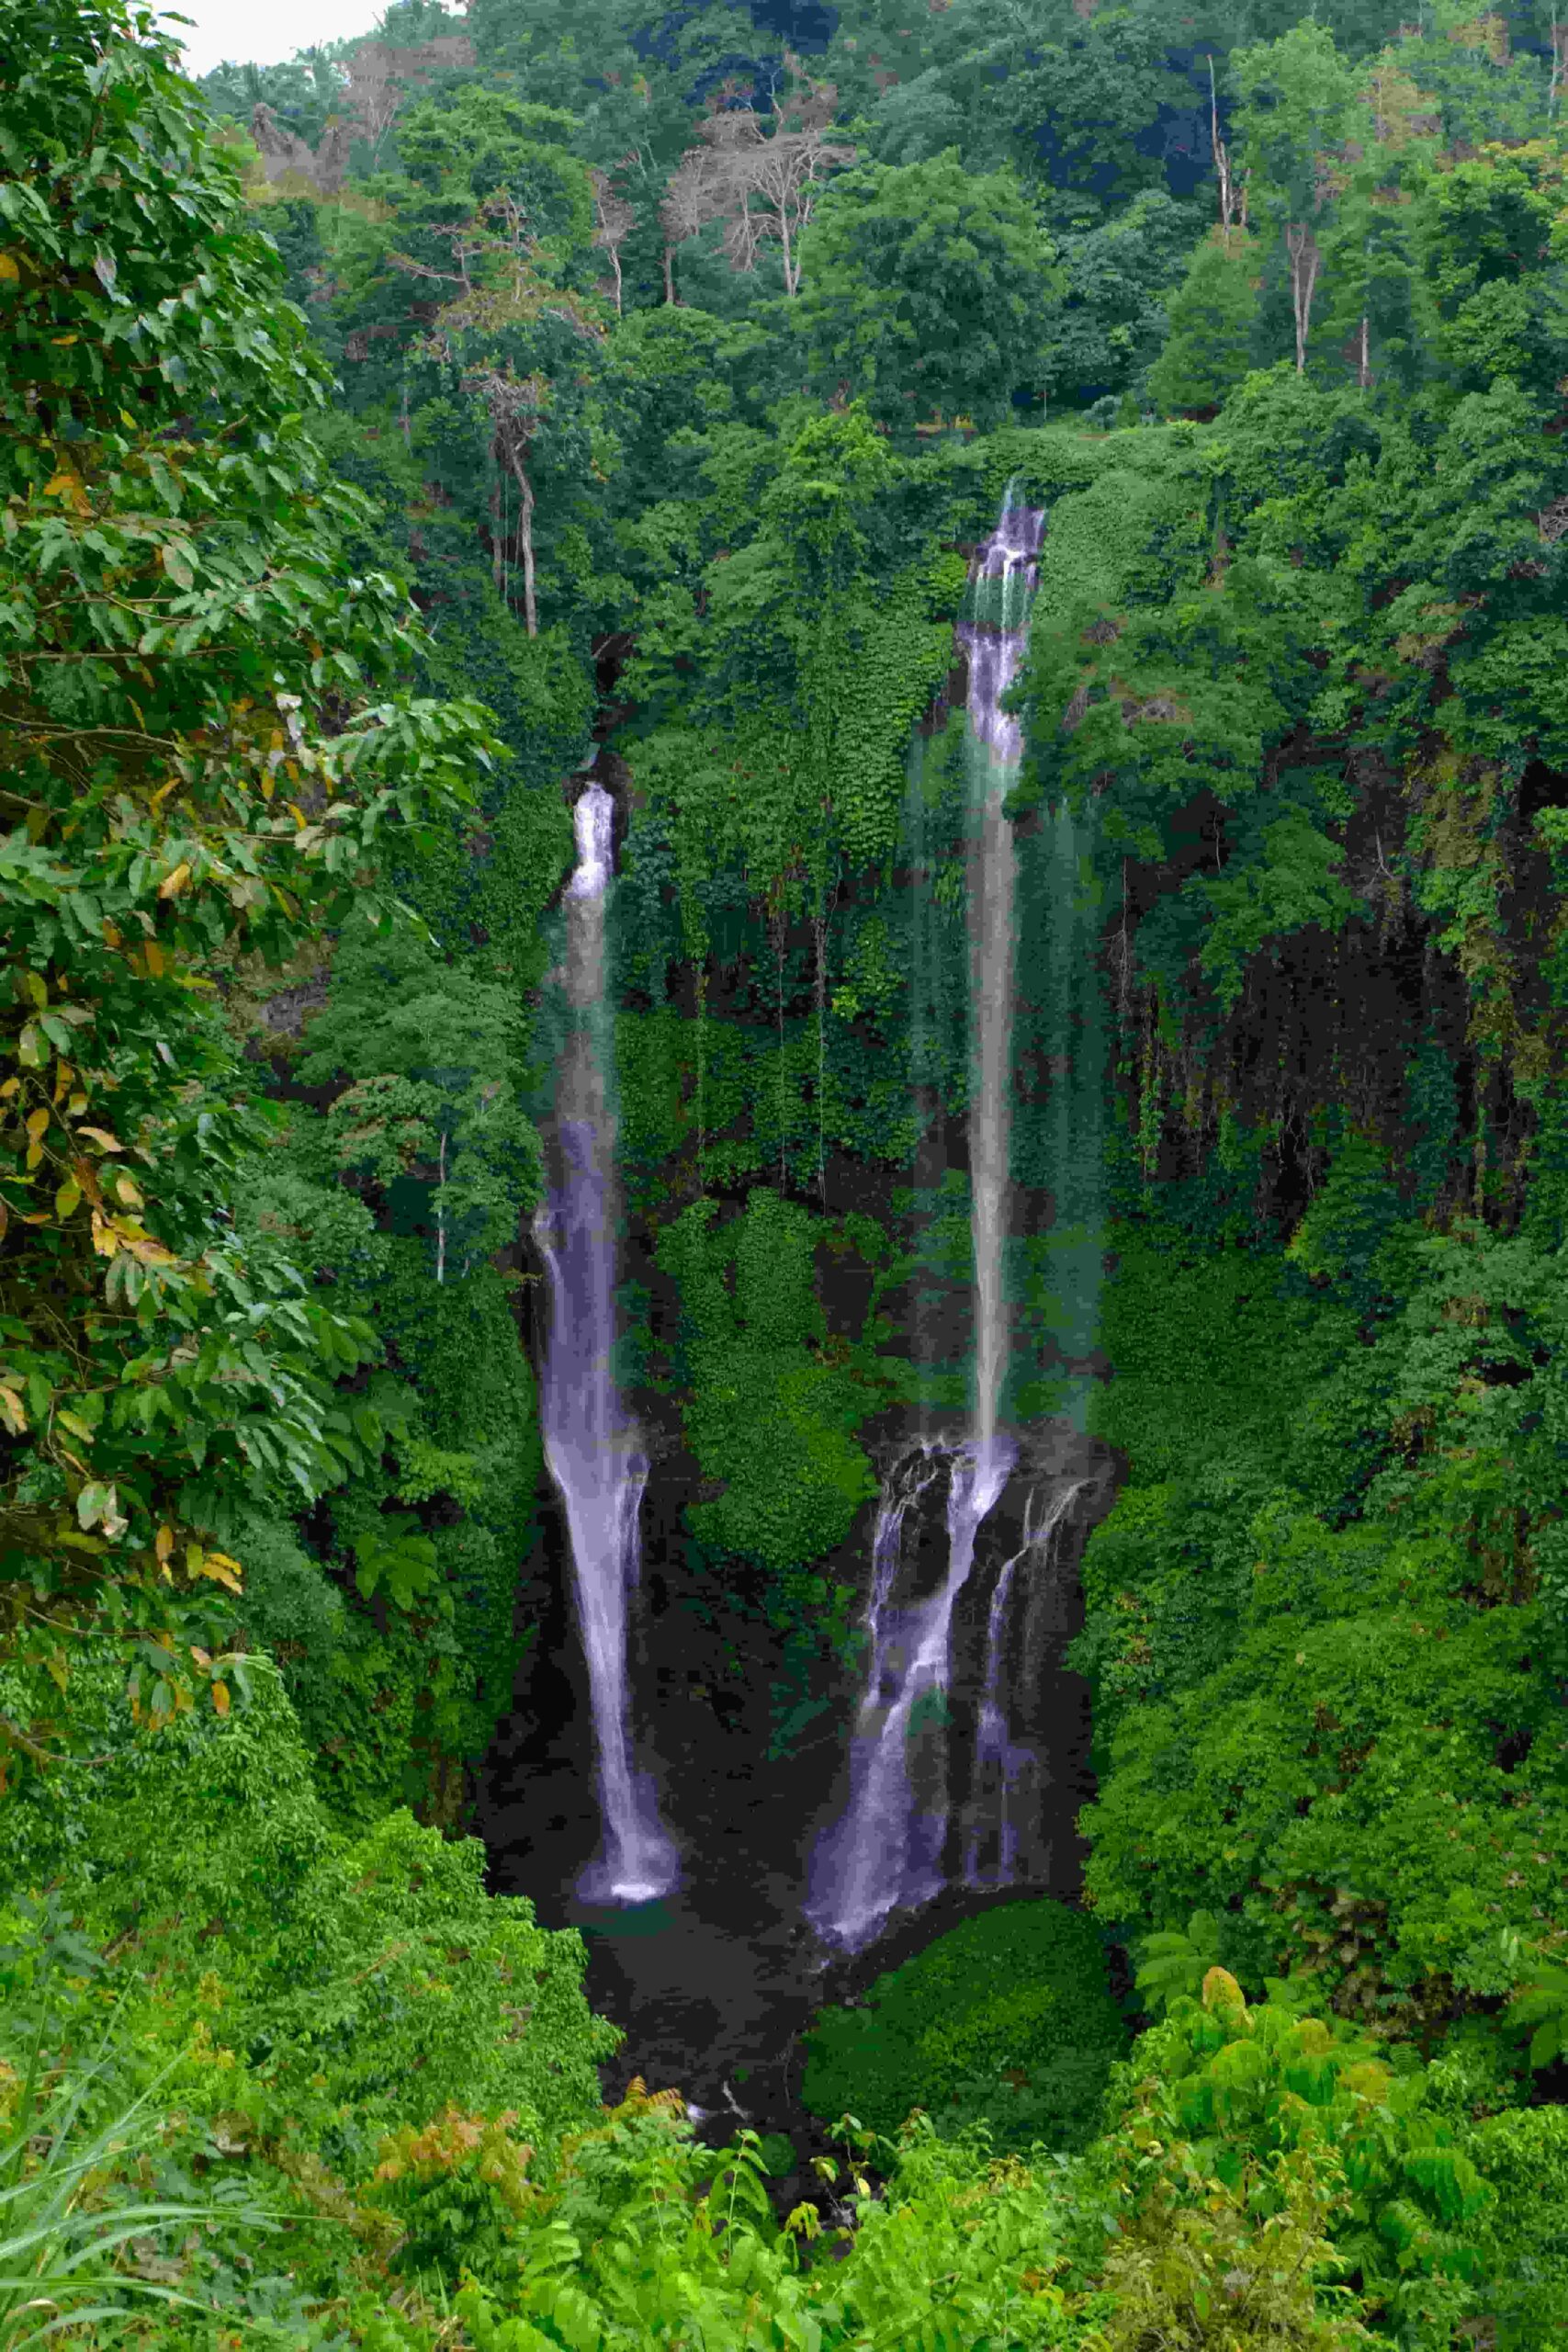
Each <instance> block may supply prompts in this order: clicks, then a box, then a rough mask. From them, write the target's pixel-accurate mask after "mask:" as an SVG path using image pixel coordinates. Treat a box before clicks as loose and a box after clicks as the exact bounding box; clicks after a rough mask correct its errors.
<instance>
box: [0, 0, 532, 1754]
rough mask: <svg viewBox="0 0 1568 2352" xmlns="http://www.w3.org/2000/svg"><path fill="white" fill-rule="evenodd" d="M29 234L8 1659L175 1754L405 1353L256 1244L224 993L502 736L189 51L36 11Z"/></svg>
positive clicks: (19, 625) (112, 14) (6, 1400)
mask: <svg viewBox="0 0 1568 2352" xmlns="http://www.w3.org/2000/svg"><path fill="white" fill-rule="evenodd" d="M0 214H3V219H4V229H3V232H0V234H3V236H4V240H5V242H4V245H3V247H0V339H3V357H0V486H3V491H4V499H5V505H4V514H3V517H0V632H3V635H0V658H3V661H4V664H5V667H4V672H3V673H0V756H3V763H4V767H5V770H6V775H5V782H4V786H3V796H4V804H5V809H6V818H7V820H8V822H9V827H10V830H9V831H8V833H7V834H6V838H5V840H4V842H0V905H3V908H4V915H5V932H6V978H5V1002H6V1012H5V1014H4V1049H5V1054H6V1061H7V1064H8V1075H6V1078H5V1079H4V1081H3V1085H0V1102H3V1103H4V1119H5V1125H4V1128H3V1130H0V1136H3V1146H4V1155H5V1156H4V1159H3V1160H0V1235H3V1241H0V1249H3V1252H4V1254H3V1257H0V1283H3V1312H4V1317H5V1320H4V1324H3V1326H0V1332H3V1338H0V1411H3V1414H4V1422H5V1429H6V1436H7V1438H8V1440H9V1441H10V1442H9V1443H8V1445H7V1447H6V1468H5V1488H4V1521H3V1528H4V1535H3V1548H0V1568H3V1575H4V1584H3V1587H0V1591H3V1608H4V1616H3V1620H0V1623H3V1625H4V1632H5V1638H6V1642H7V1643H8V1645H12V1648H13V1655H15V1654H16V1651H17V1648H18V1647H19V1650H20V1653H21V1654H22V1655H23V1656H25V1657H31V1658H33V1659H34V1660H35V1661H40V1662H41V1663H42V1664H44V1665H46V1666H47V1667H48V1669H49V1671H50V1673H51V1675H52V1676H53V1677H54V1679H55V1680H56V1681H62V1680H63V1679H64V1678H65V1676H66V1675H67V1672H68V1668H69V1661H70V1656H71V1651H72V1646H73V1641H74V1640H75V1637H76V1634H77V1630H78V1629H79V1628H80V1627H81V1626H82V1625H83V1624H84V1623H86V1622H87V1621H89V1620H91V1619H93V1618H94V1617H95V1616H102V1617H103V1618H105V1619H106V1620H107V1623H109V1624H110V1625H111V1626H113V1627H114V1628H116V1629H117V1630H118V1631H119V1632H120V1633H122V1634H125V1635H126V1636H127V1637H128V1638H130V1637H132V1636H134V1641H135V1648H134V1657H135V1666H134V1671H133V1677H132V1692H133V1696H134V1697H135V1698H136V1700H137V1703H138V1704H139V1705H140V1706H141V1707H142V1708H143V1709H144V1710H145V1711H146V1712H147V1713H150V1714H151V1715H152V1717H154V1718H157V1717H159V1716H164V1715H167V1714H169V1713H171V1712H173V1711H174V1710H175V1708H176V1707H178V1706H180V1705H182V1704H185V1703H186V1702H187V1700H188V1696H189V1686H190V1683H191V1679H192V1664H191V1662H192V1660H193V1659H194V1661H195V1668H196V1675H197V1679H202V1678H203V1677H204V1676H205V1675H207V1673H208V1671H209V1660H210V1653H211V1647H212V1646H213V1645H214V1643H215V1641H216V1634H215V1632H214V1614H213V1609H212V1607H211V1606H210V1603H211V1602H212V1601H213V1600H215V1599H216V1598H218V1597H219V1595H220V1589H221V1588H230V1589H233V1588H235V1587H236V1586H237V1584H238V1580H239V1577H240V1575H241V1565H240V1564H236V1562H235V1561H234V1560H233V1559H231V1557H230V1556H229V1555H227V1554H226V1553H225V1552H224V1551H223V1550H222V1549H221V1548H220V1537H221V1533H222V1531H223V1530H224V1529H225V1527H226V1526H227V1525H228V1523H229V1521H230V1519H231V1514H232V1511H233V1510H234V1509H235V1507H236V1505H237V1504H238V1503H239V1502H241V1501H242V1500H243V1499H244V1498H250V1499H252V1500H257V1499H260V1498H264V1497H265V1496H267V1495H270V1494H272V1493H274V1492H278V1491H281V1492H293V1493H294V1494H296V1495H299V1496H302V1497H304V1498H309V1497H310V1496H311V1495H313V1494H314V1493H315V1492H317V1491H318V1490H319V1489H320V1488H321V1487H322V1486H323V1485H326V1484H330V1483H331V1482H332V1481H333V1479H335V1478H338V1477H341V1476H343V1475H344V1468H345V1466H346V1465H348V1464H352V1463H353V1462H354V1461H355V1460H356V1458H357V1453H356V1448H355V1440H354V1437H353V1435H352V1432H347V1433H344V1431H342V1430H336V1429H334V1428H333V1426H332V1424H331V1423H330V1421H329V1419H328V1410H329V1396H330V1386H329V1384H330V1380H331V1376H332V1374H333V1370H334V1368H341V1367H345V1366H346V1367H352V1366H353V1365H354V1364H355V1363H356V1362H358V1361H360V1360H362V1359H363V1358H364V1357H365V1356H366V1355H367V1353H369V1352H371V1351H372V1343H371V1341H370V1338H369V1334H368V1332H367V1329H366V1328H365V1327H364V1326H363V1325H362V1324H359V1323H357V1322H355V1320H353V1319H352V1318H345V1317H342V1316H339V1315H335V1314H333V1312H332V1311H331V1309H330V1308H329V1307H328V1306H325V1305H324V1304H323V1303H322V1302H321V1300H320V1299H319V1298H318V1297H317V1296H315V1295H312V1294H311V1292H310V1290H308V1289H307V1287H306V1285H305V1283H304V1282H303V1280H302V1278H301V1277H300V1276H299V1274H298V1273H297V1272H295V1270H294V1269H293V1268H292V1266H291V1265H290V1264H289V1262H288V1258H287V1255H286V1253H285V1252H284V1251H283V1250H282V1249H281V1248H277V1247H276V1246H272V1247H267V1246H264V1245H263V1244H261V1243H260V1242H257V1243H256V1244H254V1246H250V1247H243V1246H241V1244H240V1243H239V1241H238V1240H237V1238H236V1235H235V1232H234V1230H233V1223H232V1217H231V1208H230V1189H231V1185H232V1184H233V1182H234V1170H235V1168H236V1163H237V1160H238V1159H239V1156H240V1155H241V1154H243V1152H244V1151H245V1150H246V1149H248V1148H252V1147H253V1146H254V1143H255V1142H256V1141H257V1139H258V1137H259V1136H260V1134H261V1133H262V1128H261V1125H260V1123H259V1114H258V1111H257V1109H256V1106H255V1104H254V1101H253V1099H252V1098H251V1092H250V1089H249V1087H248V1086H247V1085H246V1084H245V1082H244V1080H243V1076H242V1073H241V1069H240V1068H239V1066H238V1064H237V1060H236V1057H235V1055H234V1052H233V1049H232V1047H231V1045H230V1043H229V1042H228V1040H227V1038H226V1035H225V1034H224V1031H223V1028H222V1025H221V1023H220V1021H219V1019H218V1017H217V1012H216V1004H217V1001H218V999H219V996H220V989H221V986H222V985H223V982H224V980H225V978H226V976H227V975H229V974H231V973H232V972H234V971H235V970H236V969H237V968H238V967H239V966H240V965H241V964H242V963H243V961H244V960H245V959H248V958H260V959H263V960H264V961H267V960H272V961H276V959H278V958H280V957H282V956H288V954H290V953H292V952H293V951H294V950H296V949H297V948H298V947H299V944H301V943H302V942H303V941H304V940H306V939H308V938H309V937H310V936H311V935H312V934H313V933H315V932H317V931H318V930H319V929H320V928H321V926H322V925H323V924H325V923H327V922H331V921H332V920H333V918H334V916H335V915H336V913H337V912H338V910H341V909H342V908H344V907H345V906H346V905H347V904H348V903H349V901H350V899H354V900H355V902H356V903H358V904H360V905H362V906H363V905H366V904H367V903H369V902H370V901H368V900H367V886H368V885H370V884H371V882H372V881H373V877H374V872H375V860H376V859H377V858H378V857H379V856H381V855H383V854H386V851H387V850H388V849H389V848H390V847H391V845H392V844H393V843H394V842H397V841H399V840H401V839H403V838H405V837H407V836H408V835H409V834H410V833H411V832H412V831H417V829H418V828H419V827H420V826H421V825H422V824H423V823H425V822H427V821H428V820H430V819H431V818H432V817H433V816H435V815H439V816H441V817H442V818H443V819H444V820H446V821H448V822H460V821H461V810H462V807H463V804H464V802H465V800H466V799H467V797H468V795H469V792H470V788H471V787H470V781H469V779H470V777H471V775H472V774H473V771H474V769H475V766H476V765H477V764H479V763H483V762H484V761H485V759H486V758H487V756H488V752H487V748H486V746H487V737H486V734H485V730H484V727H483V724H482V721H481V718H480V715H479V712H478V710H477V709H476V708H475V707H472V706H468V705H463V704H449V705H446V706H442V705H437V704H434V703H432V702H428V701H421V700H417V699H410V698H408V697H407V696H406V695H399V693H398V692H397V690H396V689H397V680H398V676H399V673H400V669H401V668H403V667H405V666H406V665H407V663H408V662H409V661H410V660H411V658H412V652H413V649H414V646H415V643H416V641H417V628H416V624H415V622H414V618H413V616H412V614H411V613H410V610H409V608H408V606H407V604H406V601H405V599H404V596H403V594H402V593H401V592H400V589H399V587H398V586H397V584H396V583H395V582H393V581H392V580H391V579H390V578H389V577H387V576H386V575H384V574H381V573H377V572H368V573H365V574H356V573H353V572H351V571H346V570H345V567H344V563H343V561H342V559H341V556H340V552H339V550H340V547H341V544H342V539H343V536H344V534H345V533H351V532H352V531H353V530H354V529H355V526H358V525H359V524H361V523H362V521H363V520H364V515H365V510H364V508H363V506H362V503H361V502H360V501H359V500H358V499H357V498H356V497H355V495H354V494H353V493H352V492H347V491H344V490H343V489H342V488H340V487H338V486H336V485H335V484H334V483H333V480H332V479H331V476H330V474H329V471H328V469H327V468H326V467H325V465H324V463H323V462H322V460H321V458H320V457H319V456H318V454H317V451H316V449H315V447H314V445H313V443H312V441H311V439H310V433H309V430H308V427H307V423H306V419H307V417H308V416H309V414H310V412H312V411H319V410H320V409H321V408H322V407H323V405H324V403H325V401H326V399H327V396H328V390H329V384H328V379H327V378H326V376H325V373H324V371H323V369H322V368H321V363H320V362H319V360H318V359H316V358H315V357H314V356H312V354H311V352H310V347H309V344H308V341H307V336H306V331H305V325H304V322H303V320H302V319H301V318H300V317H299V315H298V314H297V313H296V312H294V311H292V310H291V309H290V308H289V307H288V305H287V304H285V303H283V302H281V301H280V300H279V299H278V294H277V284H278V277H279V274H280V273H279V266H278V264H277V261H276V256H275V254H273V252H272V251H271V249H270V247H269V246H268V245H267V243H265V240H264V239H262V238H261V237H259V236H258V235H257V234H256V233H255V232H254V231H253V230H252V229H251V228H250V227H248V226H247V224H246V221H245V217H244V212H243V204H242V201H241V196H240V190H239V187H238V183H237V180H236V177H235V175H234V172H233V170H232V167H231V164H229V163H228V161H227V160H226V158H225V157H224V155H223V154H222V153H221V152H220V150H219V149H217V148H216V147H215V146H214V144H213V143H212V141H211V139H210V137H209V133H208V130H207V129H206V128H205V126H204V124H203V122H202V119H201V116H200V111H199V108H198V107H197V104H196V101H195V96H194V93H193V92H192V91H191V90H190V88H189V86H188V85H186V84H185V83H184V82H182V81H181V80H180V79H179V78H178V77H177V76H176V74H175V72H174V69H173V64H172V53H171V51H170V49H169V47H168V45H167V43H166V42H165V41H164V39H163V38H162V37H161V36H160V35H158V34H157V33H156V31H155V30H154V28H153V23H152V17H151V16H150V15H148V14H146V13H145V12H139V11H130V10H128V9H127V8H126V7H124V6H121V5H119V0H105V5H103V6H91V7H83V6H75V5H70V4H69V0H23V4H22V5H20V6H17V7H15V8H13V9H12V10H11V11H10V12H9V16H8V20H7V38H6V44H5V49H4V58H3V62H0ZM204 1634H205V1636H206V1639H205V1640H204V1639H203V1638H202V1637H203V1635H204ZM212 1690H213V1695H214V1698H215V1700H216V1702H217V1703H218V1704H219V1705H220V1707H222V1706H223V1705H225V1704H226V1703H227V1692H226V1689H225V1686H224V1684H223V1682H222V1679H221V1677H220V1676H219V1675H217V1674H216V1672H214V1675H213V1679H212ZM7 1736H8V1737H9V1739H10V1741H11V1742H12V1745H13V1747H17V1748H19V1749H21V1750H24V1751H26V1752H28V1753H34V1752H37V1751H39V1745H40V1740H41V1741H44V1742H47V1736H48V1733H47V1724H43V1725H39V1724H35V1725H34V1726H33V1727H31V1728H28V1726H26V1725H24V1724H19V1723H11V1724H9V1725H8V1729H7Z"/></svg>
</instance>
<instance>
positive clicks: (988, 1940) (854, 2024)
mask: <svg viewBox="0 0 1568 2352" xmlns="http://www.w3.org/2000/svg"><path fill="white" fill-rule="evenodd" d="M1122 2041H1123V2030H1122V2019H1121V2017H1120V2014H1119V2012H1118V2010H1117V2007H1116V2004H1115V2002H1114V2001H1113V2000H1112V1998H1111V1994H1110V1991H1109V1989H1108V1988H1107V1985H1106V1981H1105V1966H1104V1957H1103V1953H1102V1951H1101V1946H1100V1936H1099V1934H1098V1932H1097V1930H1096V1929H1095V1928H1094V1927H1093V1925H1092V1923H1091V1922H1090V1921H1089V1919H1087V1918H1086V1917H1084V1915H1083V1914H1082V1913H1081V1912H1078V1911H1074V1910H1072V1909H1070V1908H1069V1907H1068V1906H1067V1905H1066V1904H1063V1903H1053V1902H1048V1901H1044V1900H1040V1901H1033V1902H1023V1903H1010V1904H1007V1905H1002V1906H1001V1907H1000V1908H998V1909H997V1910H994V1911H987V1912H983V1913H982V1914H981V1916H980V1917H978V1918H976V1919H969V1920H966V1921H965V1922H964V1925H963V1926H962V1927H961V1928H953V1930H952V1931H951V1932H950V1933H949V1934H947V1935H945V1936H939V1937H938V1939H936V1941H935V1942H934V1943H933V1944H931V1945H930V1946H929V1947H928V1948H927V1950H926V1951H923V1952H920V1953H919V1955H918V1956H917V1957H916V1958H915V1959H914V1960H912V1961H909V1962H907V1963H906V1964H905V1966H904V1967H902V1968H898V1969H895V1970H894V1971H893V1972H892V1973H890V1974H888V1975H886V1976H883V1977H879V1978H878V1979H877V1981H876V1983H875V1984H874V1985H872V1987H871V1989H870V1991H869V1992H868V1993H867V1995H866V1996H865V2001H864V2004H863V2006H861V2007H856V2008H852V2009H850V2008H834V2009H824V2010H823V2011H821V2013H820V2014H819V2015H818V2018H816V2020H815V2022H814V2023H813V2025H812V2027H811V2029H810V2031H809V2033H808V2035H807V2065H806V2074H805V2078H804V2081H803V2083H802V2087H801V2097H802V2098H803V2100H804V2102H805V2104H806V2106H807V2108H809V2109H811V2111H812V2112H813V2113H814V2114H816V2115H818V2116H820V2117H821V2118H822V2119H823V2120H825V2121H829V2122H830V2121H833V2120H836V2119H837V2118H838V2117H839V2116H840V2115H842V2114H852V2115H854V2116H856V2117H858V2119H859V2120H860V2121H861V2122H862V2123H863V2124H869V2125H870V2126H871V2127H872V2128H873V2129H874V2130H875V2131H886V2132H889V2133H891V2132H894V2131H897V2129H898V2127H899V2125H900V2124H901V2123H902V2122H903V2121H904V2120H905V2118H906V2117H907V2116H908V2114H909V2113H910V2111H911V2109H915V2108H917V2107H919V2108H923V2109H925V2110H926V2112H927V2113H928V2114H929V2115H930V2116H931V2118H932V2120H933V2121H934V2122H935V2123H936V2124H937V2126H938V2128H939V2129H940V2130H942V2131H951V2130H957V2129H960V2128H962V2127H963V2126H964V2125H965V2124H968V2123H972V2122H976V2121H984V2122H985V2123H986V2124H987V2126H988V2128H989V2129H990V2131H991V2133H992V2135H993V2138H994V2140H995V2141H996V2143H997V2144H998V2146H1003V2147H1025V2146H1028V2145H1029V2144H1030V2143H1032V2142H1033V2141H1034V2140H1043V2141H1045V2142H1046V2143H1049V2144H1051V2145H1053V2146H1057V2147H1073V2146H1077V2145H1079V2144H1081V2143H1082V2142H1083V2141H1084V2140H1085V2139H1087V2138H1088V2137H1089V2133H1090V2132H1091V2131H1092V2130H1093V2128H1094V2124H1095V2120H1096V2118H1097V2116H1098V2112H1099V2105H1100V2095H1101V2092H1102V2091H1103V2088H1104V2085H1105V2079H1106V2075H1107V2074H1108V2072H1109V2069H1110V2066H1111V2061H1112V2059H1113V2058H1114V2057H1115V2056H1116V2055H1117V2054H1118V2052H1120V2050H1121V2048H1122Z"/></svg>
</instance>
